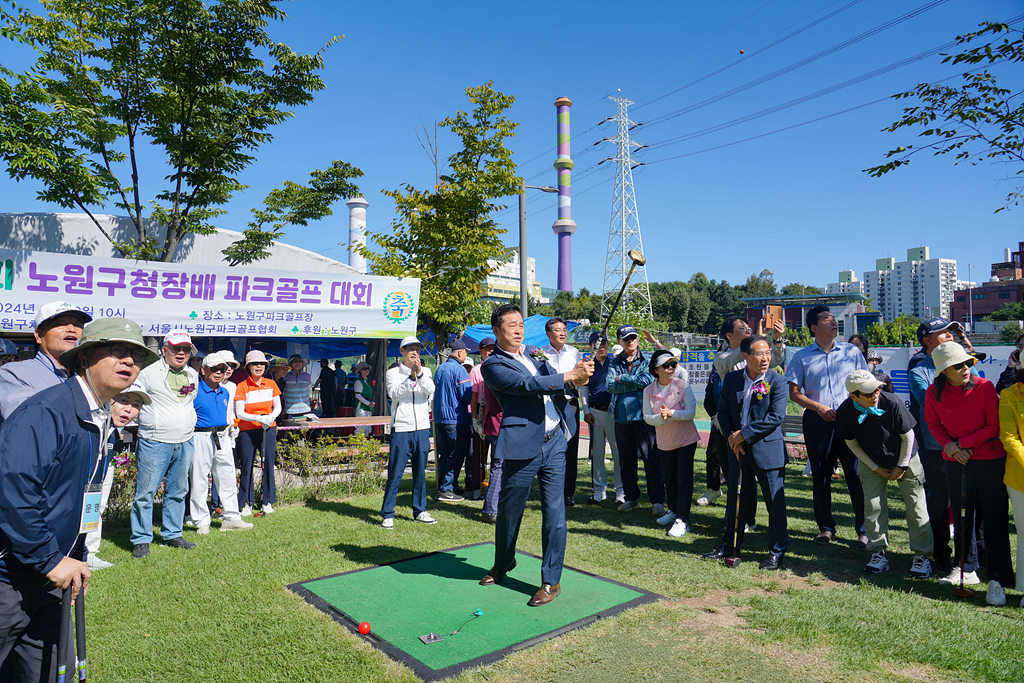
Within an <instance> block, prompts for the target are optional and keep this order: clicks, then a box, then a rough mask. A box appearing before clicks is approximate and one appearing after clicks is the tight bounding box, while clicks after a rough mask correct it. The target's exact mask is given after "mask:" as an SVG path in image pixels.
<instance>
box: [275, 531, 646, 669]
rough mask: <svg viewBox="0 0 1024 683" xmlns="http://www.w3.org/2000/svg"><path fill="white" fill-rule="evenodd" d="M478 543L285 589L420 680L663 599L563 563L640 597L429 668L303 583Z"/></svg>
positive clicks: (487, 661)
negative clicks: (365, 629)
mask: <svg viewBox="0 0 1024 683" xmlns="http://www.w3.org/2000/svg"><path fill="white" fill-rule="evenodd" d="M479 545H494V541H484V542H483V543H468V544H466V545H460V546H456V547H454V548H446V549H444V550H435V551H433V552H430V553H423V554H422V555H413V556H411V557H406V558H403V559H401V560H392V561H391V562H385V563H384V564H376V565H373V566H372V567H363V568H362V569H353V570H352V571H348V572H340V573H338V574H330V575H328V576H321V577H318V578H315V579H307V580H306V581H300V582H298V583H293V584H290V585H288V586H287V588H288V590H290V591H291V592H293V593H295V594H296V595H298V596H299V597H301V598H302V599H303V600H305V601H306V602H308V603H309V604H310V605H312V606H313V607H316V608H317V609H318V610H320V611H321V612H324V613H326V614H328V615H330V617H331V618H332V619H334V620H335V621H336V622H338V623H339V624H341V625H342V626H345V627H347V628H348V629H349V630H350V631H352V633H353V634H354V635H355V636H356V637H358V638H362V639H363V640H365V641H366V642H368V643H369V644H370V645H372V646H373V647H375V648H377V649H378V650H380V651H381V652H383V653H384V654H386V655H387V656H388V657H391V659H393V660H395V661H396V662H400V663H401V664H404V665H405V666H407V667H409V668H410V669H412V670H413V672H415V673H416V675H417V676H419V677H420V678H421V679H423V680H424V681H440V680H441V679H444V678H449V677H451V676H456V675H458V674H459V673H461V672H462V671H464V670H466V669H471V668H474V667H478V666H487V665H489V664H494V663H495V662H498V661H501V660H502V659H504V658H505V657H507V656H508V655H510V654H512V653H513V652H518V651H519V650H525V649H526V648H528V647H533V646H534V645H537V644H539V643H542V642H544V641H545V640H550V639H551V638H557V637H558V636H560V635H562V634H563V633H568V632H569V631H574V630H576V629H581V628H586V627H587V626H590V625H591V624H593V623H595V622H596V621H597V620H598V619H603V618H605V617H610V616H614V615H616V614H618V613H620V612H624V611H625V610H627V609H632V608H633V607H639V606H640V605H644V604H648V603H652V602H657V601H658V600H663V599H664V596H663V595H658V594H657V593H652V592H650V591H646V590H644V589H642V588H637V587H636V586H630V585H629V584H627V583H621V582H619V581H615V580H613V579H606V578H605V577H603V576H598V575H597V574H591V573H590V572H585V571H582V570H580V569H575V568H573V567H570V566H568V565H566V566H565V567H564V569H568V570H570V571H574V572H576V573H578V574H583V575H584V576H589V577H591V578H594V579H598V580H600V581H606V582H608V583H611V584H615V585H616V586H621V587H623V588H628V589H629V590H633V591H636V592H637V593H640V597H637V598H634V599H632V600H629V601H628V602H623V603H621V604H618V605H615V606H614V607H610V608H608V609H606V610H602V611H600V612H597V613H596V614H592V615H590V616H588V617H584V618H583V619H579V620H577V621H574V622H572V623H571V624H566V625H565V626H562V627H559V628H557V629H554V630H552V631H548V632H547V633H543V634H541V635H539V636H534V637H533V638H528V639H526V640H524V641H521V642H518V643H513V644H512V645H509V646H508V647H505V648H502V649H500V650H496V651H494V652H489V653H487V654H485V655H482V656H480V657H476V658H474V659H470V660H467V661H465V662H462V663H460V664H453V665H452V666H448V667H445V668H443V669H431V668H430V667H429V666H427V665H426V664H424V663H423V662H421V661H420V660H418V659H416V658H415V657H413V656H412V655H410V654H409V653H407V652H405V651H404V650H401V649H399V648H397V647H395V646H394V645H392V644H391V643H390V642H388V641H386V640H384V639H382V638H378V637H377V636H376V635H374V634H373V633H372V632H370V633H368V634H366V635H364V634H362V633H360V632H359V622H357V621H356V620H355V619H353V618H352V617H351V616H349V615H348V614H346V613H345V612H342V611H341V610H339V609H338V608H336V607H334V606H333V605H331V604H330V603H329V602H327V601H326V600H324V599H323V598H321V597H319V596H317V595H315V594H314V593H313V592H312V591H310V590H309V589H307V588H306V587H305V586H304V585H303V584H305V583H308V582H310V581H321V580H323V579H333V578H335V577H337V576H345V575H347V574H355V573H357V572H365V571H367V570H370V569H376V568H378V567H386V566H388V565H392V564H398V563H399V562H408V561H409V560H416V559H419V558H421V557H429V556H430V555H438V554H440V553H447V552H451V551H453V550H462V549H463V548H472V547H474V546H479ZM516 552H517V553H520V554H523V555H527V556H529V557H533V558H536V559H541V558H540V557H538V556H537V555H534V554H532V553H527V552H524V551H522V550H517V551H516Z"/></svg>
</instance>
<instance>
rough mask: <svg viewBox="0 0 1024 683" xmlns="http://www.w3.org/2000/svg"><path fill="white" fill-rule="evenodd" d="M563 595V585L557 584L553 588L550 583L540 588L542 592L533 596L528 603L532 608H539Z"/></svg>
mask: <svg viewBox="0 0 1024 683" xmlns="http://www.w3.org/2000/svg"><path fill="white" fill-rule="evenodd" d="M561 594H562V584H560V583H556V584H555V585H554V586H552V585H551V584H550V583H545V584H544V585H542V586H541V587H540V590H539V591H537V592H536V593H534V594H533V597H532V598H531V599H530V602H528V603H526V604H527V605H529V606H530V607H539V606H541V605H546V604H548V603H549V602H551V601H552V600H554V599H555V598H557V597H558V596H559V595H561Z"/></svg>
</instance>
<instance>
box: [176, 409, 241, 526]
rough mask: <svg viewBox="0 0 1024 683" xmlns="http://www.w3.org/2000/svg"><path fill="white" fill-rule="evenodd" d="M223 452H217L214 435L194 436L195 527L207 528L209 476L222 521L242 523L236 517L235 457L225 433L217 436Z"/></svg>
mask: <svg viewBox="0 0 1024 683" xmlns="http://www.w3.org/2000/svg"><path fill="white" fill-rule="evenodd" d="M220 443H221V446H222V448H220V450H218V449H217V448H216V447H215V446H214V444H213V432H196V438H195V452H194V453H193V454H192V471H191V472H190V473H189V478H190V479H191V481H192V498H191V501H192V521H194V522H195V523H196V526H209V525H210V508H209V504H208V503H207V500H206V499H207V498H208V497H209V495H210V483H209V476H210V473H211V472H212V473H213V483H214V484H216V485H217V493H218V494H220V502H221V505H223V506H224V519H234V520H239V519H242V516H241V515H240V514H238V482H237V480H236V479H235V457H234V455H233V454H232V452H231V448H230V443H231V442H230V440H229V439H228V435H227V430H226V429H225V430H224V431H222V432H221V433H220Z"/></svg>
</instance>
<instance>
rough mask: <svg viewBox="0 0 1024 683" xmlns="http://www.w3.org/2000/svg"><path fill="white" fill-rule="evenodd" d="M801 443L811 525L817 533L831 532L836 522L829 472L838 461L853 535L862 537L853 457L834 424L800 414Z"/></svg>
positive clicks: (861, 506) (861, 491) (810, 413)
mask: <svg viewBox="0 0 1024 683" xmlns="http://www.w3.org/2000/svg"><path fill="white" fill-rule="evenodd" d="M803 422H804V441H805V443H806V444H807V459H808V460H810V461H811V484H812V486H813V491H814V496H813V498H814V521H815V522H817V523H818V529H819V530H820V531H825V530H826V529H828V530H829V531H832V532H835V530H836V518H835V517H834V516H833V515H832V471H833V470H835V467H836V461H837V460H838V461H839V463H840V464H842V466H843V475H844V477H845V478H846V486H847V487H848V488H849V489H850V504H851V505H852V506H853V517H854V531H855V532H856V533H857V534H863V533H864V487H863V486H861V483H860V475H859V474H857V462H858V460H857V456H855V455H854V454H853V452H852V451H851V450H850V449H849V447H848V446H847V445H846V442H845V441H843V440H842V439H841V438H840V437H839V436H838V435H837V434H836V423H835V422H826V421H825V420H823V419H821V416H819V415H818V414H817V413H816V412H814V411H813V410H806V411H804V419H803Z"/></svg>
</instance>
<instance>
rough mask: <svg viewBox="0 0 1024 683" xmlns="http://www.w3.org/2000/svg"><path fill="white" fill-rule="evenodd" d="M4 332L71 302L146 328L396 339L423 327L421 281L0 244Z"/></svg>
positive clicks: (28, 328)
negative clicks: (42, 309) (48, 307)
mask: <svg viewBox="0 0 1024 683" xmlns="http://www.w3.org/2000/svg"><path fill="white" fill-rule="evenodd" d="M0 285H2V287H0V331H3V332H29V333H30V332H32V330H33V328H34V325H35V322H34V319H35V313H36V310H38V308H39V306H41V305H43V304H46V303H49V302H51V301H66V302H68V303H70V304H73V305H75V306H79V307H81V308H82V309H83V310H85V311H86V312H87V313H89V314H90V315H92V316H93V317H94V318H97V317H117V316H120V317H125V318H129V319H131V320H134V321H136V322H137V323H139V324H140V325H141V326H142V329H143V332H144V333H145V334H147V335H154V336H158V335H163V334H166V333H167V332H168V331H169V330H171V329H174V328H183V329H187V330H188V331H189V332H190V333H191V334H194V335H196V336H200V337H203V336H205V337H223V336H228V337H243V336H244V337H324V338H332V337H342V338H384V339H396V338H401V337H404V336H406V335H411V334H416V319H417V312H418V310H419V297H420V281H419V279H417V278H392V277H378V276H374V275H361V274H344V273H313V272H300V271H286V270H267V269H260V268H250V267H237V266H236V267H231V266H205V265H193V264H188V265H185V264H176V263H158V262H152V261H129V260H124V259H111V258H98V257H92V256H80V255H77V254H53V253H49V252H39V251H15V250H11V249H0Z"/></svg>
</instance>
